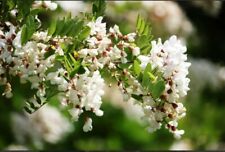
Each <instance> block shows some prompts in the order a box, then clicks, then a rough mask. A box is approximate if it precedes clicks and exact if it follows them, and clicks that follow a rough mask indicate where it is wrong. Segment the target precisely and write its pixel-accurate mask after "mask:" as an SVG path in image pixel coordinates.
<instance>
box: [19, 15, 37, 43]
mask: <svg viewBox="0 0 225 152" xmlns="http://www.w3.org/2000/svg"><path fill="white" fill-rule="evenodd" d="M36 28H37V24H36V23H35V18H34V16H28V17H27V20H26V23H25V24H24V25H23V27H22V33H21V43H22V44H25V43H26V42H27V41H28V40H29V39H30V38H31V37H32V35H33V33H34V32H35V31H36Z"/></svg>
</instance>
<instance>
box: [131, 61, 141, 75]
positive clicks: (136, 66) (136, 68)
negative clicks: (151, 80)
mask: <svg viewBox="0 0 225 152" xmlns="http://www.w3.org/2000/svg"><path fill="white" fill-rule="evenodd" d="M133 70H134V73H135V75H137V76H139V74H140V73H141V67H140V64H139V63H138V61H137V60H134V64H133Z"/></svg>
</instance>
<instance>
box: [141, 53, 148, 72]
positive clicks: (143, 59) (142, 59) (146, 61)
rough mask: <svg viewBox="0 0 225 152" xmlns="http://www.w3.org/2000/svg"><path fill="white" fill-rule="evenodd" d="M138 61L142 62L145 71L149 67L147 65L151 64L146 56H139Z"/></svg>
mask: <svg viewBox="0 0 225 152" xmlns="http://www.w3.org/2000/svg"><path fill="white" fill-rule="evenodd" d="M138 59H139V60H140V61H141V65H140V66H141V68H142V70H144V69H145V67H146V66H147V64H148V63H149V62H150V57H148V56H145V55H139V56H138Z"/></svg>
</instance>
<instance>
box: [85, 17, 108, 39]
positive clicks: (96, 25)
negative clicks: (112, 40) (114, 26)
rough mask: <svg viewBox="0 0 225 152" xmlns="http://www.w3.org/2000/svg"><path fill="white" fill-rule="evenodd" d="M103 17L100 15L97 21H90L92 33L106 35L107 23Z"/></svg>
mask: <svg viewBox="0 0 225 152" xmlns="http://www.w3.org/2000/svg"><path fill="white" fill-rule="evenodd" d="M102 19H103V17H102V16H100V17H98V18H97V19H96V21H95V22H94V21H92V22H89V23H88V24H87V26H89V27H90V28H91V35H97V36H100V37H104V36H105V35H106V23H102Z"/></svg>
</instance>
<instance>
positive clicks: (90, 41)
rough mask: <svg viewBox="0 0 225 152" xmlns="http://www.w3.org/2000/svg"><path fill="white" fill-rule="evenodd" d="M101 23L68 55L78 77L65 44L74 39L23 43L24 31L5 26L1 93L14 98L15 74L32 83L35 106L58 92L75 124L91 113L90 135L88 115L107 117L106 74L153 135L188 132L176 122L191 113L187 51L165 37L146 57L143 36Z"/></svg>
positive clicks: (44, 35)
mask: <svg viewBox="0 0 225 152" xmlns="http://www.w3.org/2000/svg"><path fill="white" fill-rule="evenodd" d="M102 19H103V17H101V16H100V17H98V18H97V19H96V20H93V21H91V22H89V23H87V25H86V26H87V27H88V28H90V33H89V35H88V36H87V37H86V38H85V39H84V40H83V43H82V47H80V49H79V50H73V54H69V56H70V59H71V60H72V61H73V63H74V64H76V63H78V61H79V66H80V67H82V70H83V72H79V70H78V71H75V72H74V73H73V74H72V73H71V71H69V70H68V69H69V68H68V67H70V64H68V62H69V60H68V59H67V57H66V56H68V54H67V52H65V51H64V46H65V45H67V44H71V43H73V42H72V41H71V37H70V36H52V35H48V31H37V32H35V33H34V34H33V36H32V37H31V39H30V40H29V41H27V42H26V43H25V44H23V45H22V44H21V29H20V28H18V27H17V28H16V27H15V26H14V25H12V23H10V22H6V23H5V25H6V26H4V27H8V29H9V30H8V31H7V30H6V29H5V28H4V27H1V30H0V63H1V64H0V80H1V81H0V82H1V86H3V87H4V88H5V89H4V92H3V93H2V95H3V96H5V97H6V98H11V97H12V96H13V94H12V90H13V86H12V85H11V82H10V78H9V77H12V76H16V77H19V78H20V81H21V83H26V82H29V83H30V84H31V89H35V90H36V93H35V95H34V97H33V98H31V99H28V100H29V101H30V102H32V103H33V104H34V105H38V103H39V102H41V104H43V103H46V102H47V101H48V100H49V98H50V97H49V96H50V95H49V90H51V89H52V88H54V89H55V90H56V92H57V93H56V94H54V95H57V96H58V99H59V101H60V102H61V103H62V105H64V106H65V107H67V109H68V112H69V113H70V114H71V116H72V118H73V120H74V121H78V120H79V118H80V116H81V115H82V114H84V115H86V117H85V124H84V127H83V130H84V131H85V132H87V131H90V130H92V119H91V118H90V117H89V116H88V114H87V111H90V112H93V113H94V114H95V115H96V116H102V115H103V111H102V110H101V109H100V108H101V104H102V98H101V97H102V96H103V95H104V86H105V80H104V79H103V78H104V77H105V75H104V73H109V74H110V76H111V77H112V78H113V79H114V80H116V81H117V84H118V87H119V89H121V92H122V93H123V95H124V100H129V99H130V98H134V99H136V100H137V101H136V103H137V104H139V105H140V106H141V107H142V110H143V112H144V114H145V115H144V117H143V121H144V122H146V124H147V129H148V131H150V132H152V131H155V130H157V129H159V128H161V126H162V125H164V126H165V127H166V128H167V129H168V130H169V131H170V132H172V133H174V135H175V137H178V138H179V137H180V136H181V135H182V134H183V133H184V131H183V130H178V128H177V127H178V123H177V121H178V120H179V119H180V118H182V117H184V116H185V112H186V110H185V108H184V106H183V104H182V103H180V102H179V100H180V98H181V97H184V96H185V95H186V94H187V91H188V90H189V88H188V84H189V81H190V80H189V79H188V78H187V74H188V67H189V66H190V63H189V62H187V61H186V60H187V55H185V54H184V53H185V52H186V47H185V46H183V45H182V44H181V42H180V41H179V40H178V39H177V38H176V36H172V37H170V38H169V40H167V41H165V42H164V43H162V42H161V40H160V39H159V40H158V41H152V42H151V45H152V48H151V50H150V52H149V53H148V54H145V53H142V50H141V48H140V47H139V46H138V45H137V44H136V40H137V38H138V36H139V35H138V33H136V32H134V33H129V34H126V35H123V34H122V33H121V32H120V29H119V27H118V26H117V25H115V26H114V27H111V28H110V29H109V30H108V31H107V29H106V23H103V22H102ZM16 31H17V32H16ZM51 52H52V53H51ZM59 58H61V60H63V61H64V62H60V61H61V60H59ZM62 58H63V59H62ZM71 60H70V61H71ZM68 65H69V66H68ZM74 66H75V65H74ZM34 99H35V100H34Z"/></svg>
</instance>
